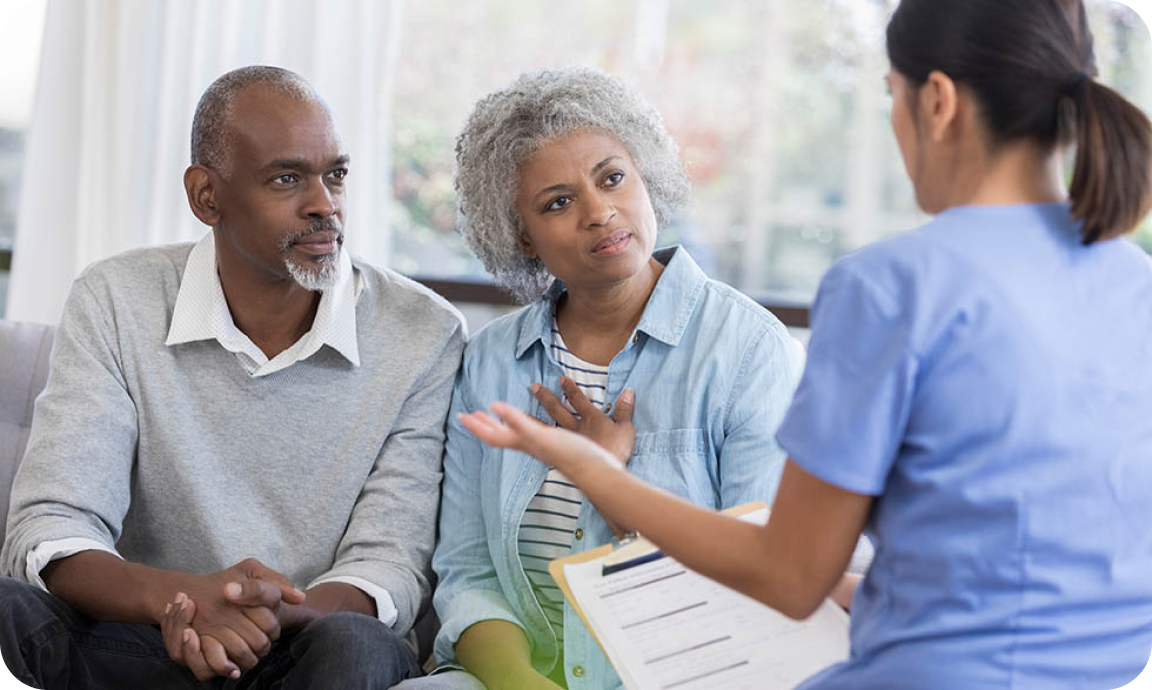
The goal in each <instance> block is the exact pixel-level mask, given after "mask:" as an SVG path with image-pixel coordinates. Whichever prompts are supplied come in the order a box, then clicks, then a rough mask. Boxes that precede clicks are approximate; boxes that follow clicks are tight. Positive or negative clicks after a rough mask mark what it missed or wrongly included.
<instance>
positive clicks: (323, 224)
mask: <svg viewBox="0 0 1152 690" xmlns="http://www.w3.org/2000/svg"><path fill="white" fill-rule="evenodd" d="M317 232H335V233H336V241H337V242H338V243H340V244H343V243H344V228H342V227H341V226H340V224H339V223H338V222H336V220H334V219H332V218H326V219H324V220H319V221H316V222H314V223H312V224H311V225H309V226H308V227H306V228H302V229H300V230H297V231H295V232H293V233H292V234H290V235H288V236H287V237H285V238H284V239H283V240H282V241H281V242H280V249H281V250H287V249H288V247H290V246H292V244H293V243H295V242H296V241H298V240H300V239H301V238H303V237H307V236H308V235H311V234H313V233H317Z"/></svg>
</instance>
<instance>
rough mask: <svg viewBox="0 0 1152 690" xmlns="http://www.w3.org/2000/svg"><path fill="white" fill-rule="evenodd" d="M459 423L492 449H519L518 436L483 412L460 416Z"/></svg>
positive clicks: (519, 439)
mask: <svg viewBox="0 0 1152 690" xmlns="http://www.w3.org/2000/svg"><path fill="white" fill-rule="evenodd" d="M460 423H461V424H463V425H464V428H465V429H467V430H468V431H470V432H472V434H473V435H475V436H476V438H478V439H480V440H481V441H483V442H484V443H486V444H488V445H490V446H492V447H494V448H520V442H521V440H522V439H521V438H520V435H519V434H517V433H516V432H514V431H512V430H511V429H510V428H508V427H507V426H505V425H503V424H501V423H499V422H497V421H496V420H495V419H492V418H491V417H489V416H488V415H487V414H486V413H485V412H479V411H478V412H469V413H467V414H462V415H460Z"/></svg>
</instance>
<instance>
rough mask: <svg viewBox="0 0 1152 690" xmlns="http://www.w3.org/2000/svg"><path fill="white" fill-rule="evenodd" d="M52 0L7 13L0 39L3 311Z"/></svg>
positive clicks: (0, 290) (0, 299)
mask: <svg viewBox="0 0 1152 690" xmlns="http://www.w3.org/2000/svg"><path fill="white" fill-rule="evenodd" d="M47 5H48V3H47V0H34V1H31V2H22V3H17V4H16V7H15V9H13V10H8V11H6V12H5V16H4V18H3V19H4V28H5V30H4V40H3V41H0V65H3V66H4V69H3V70H0V93H2V94H4V96H3V98H0V317H2V316H4V305H5V303H6V301H7V297H8V268H9V266H10V264H11V258H12V241H13V239H15V237H16V209H17V203H18V202H19V199H20V172H21V170H22V168H23V163H24V133H25V130H26V129H27V127H28V122H29V120H30V117H31V114H32V97H33V94H34V92H35V84H36V69H37V67H38V66H39V63H40V39H41V37H42V36H43V33H44V12H45V10H46V9H47Z"/></svg>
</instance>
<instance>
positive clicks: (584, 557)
mask: <svg viewBox="0 0 1152 690" xmlns="http://www.w3.org/2000/svg"><path fill="white" fill-rule="evenodd" d="M760 510H768V504H767V503H765V502H763V501H752V502H750V503H745V504H743V505H738V506H734V507H732V508H728V509H727V510H724V511H721V512H723V513H724V514H725V515H731V516H732V517H736V518H739V517H743V516H745V515H749V514H751V513H755V512H757V511H760ZM614 550H615V551H618V552H620V555H621V557H622V559H623V561H631V560H634V559H643V558H645V557H646V556H648V555H651V554H654V553H658V552H659V548H658V547H657V546H656V545H655V544H653V543H652V542H650V541H648V540H647V539H644V537H642V536H641V537H637V539H636V540H634V541H632V542H629V543H628V544H623V545H621V546H620V547H619V548H617V549H613V547H612V545H611V544H605V545H603V546H598V547H596V548H594V549H589V550H587V551H582V552H580V553H576V554H572V555H571V556H565V557H564V558H557V559H556V560H554V561H552V562H551V563H549V564H548V573H549V574H550V575H551V576H552V579H553V580H555V581H556V584H557V586H559V587H560V591H561V592H564V599H565V600H567V602H568V605H569V606H571V607H572V610H573V611H575V612H576V615H578V616H580V621H581V622H582V623H584V627H585V628H586V629H587V630H588V634H589V635H591V636H592V639H593V640H596V644H597V645H598V646H599V647H600V651H602V652H604V653H605V655H607V654H608V650H607V649H605V648H604V645H603V643H601V642H600V639H599V638H597V637H596V633H595V632H593V631H592V626H591V625H589V624H588V619H587V618H586V617H585V616H584V611H583V610H581V608H580V604H578V603H577V602H576V597H574V596H572V588H571V587H570V586H569V585H568V578H567V577H565V575H564V566H566V565H576V564H578V563H587V562H588V561H594V560H596V559H598V558H604V557H607V556H610V555H612V554H613V551H614Z"/></svg>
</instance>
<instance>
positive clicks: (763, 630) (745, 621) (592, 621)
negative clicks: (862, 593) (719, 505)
mask: <svg viewBox="0 0 1152 690" xmlns="http://www.w3.org/2000/svg"><path fill="white" fill-rule="evenodd" d="M761 513H762V515H759V516H758V515H756V514H753V515H750V516H747V517H746V519H750V520H752V521H755V522H762V521H763V519H764V517H765V515H763V513H766V511H761ZM756 518H760V519H759V520H757V519H756ZM602 566H603V559H602V558H598V559H595V560H592V561H588V562H585V563H580V564H576V565H565V566H564V575H565V577H566V578H567V580H568V585H569V587H570V588H571V589H572V594H573V596H574V597H575V599H576V600H577V601H578V602H580V607H581V609H582V610H583V612H584V616H585V618H587V620H588V623H589V626H591V628H592V632H593V633H595V635H596V637H597V639H599V640H600V642H601V643H602V644H603V646H604V648H605V649H606V651H607V654H608V658H609V660H610V661H611V662H612V665H613V666H614V667H615V668H616V672H617V673H618V674H619V675H620V678H621V680H623V681H624V685H625V687H627V688H629V690H698V689H701V688H708V689H710V690H714V689H715V688H725V689H726V690H727V689H729V688H730V689H733V690H735V689H737V688H755V689H756V690H763V689H764V688H792V687H795V686H796V685H797V684H798V683H800V682H801V681H803V680H804V679H806V678H808V677H809V676H811V675H812V674H814V673H816V672H817V671H819V670H821V669H823V668H826V667H828V666H830V665H832V664H834V663H837V662H840V661H843V660H845V659H847V658H848V616H847V615H846V614H845V613H844V612H843V611H842V610H841V609H840V608H839V607H838V606H836V605H835V604H833V603H832V602H830V601H827V600H826V601H825V602H824V604H823V605H822V606H821V607H820V608H819V609H818V610H817V611H816V613H814V614H813V615H812V616H811V617H810V618H808V619H807V620H805V621H794V620H791V619H790V618H788V617H786V616H784V615H783V614H780V613H777V612H776V611H774V610H772V609H771V608H769V607H767V606H765V605H764V604H761V603H760V602H758V601H756V600H754V599H751V598H749V597H746V596H744V595H743V594H740V593H738V592H736V591H735V590H731V589H728V588H727V587H724V586H723V585H720V584H718V583H716V582H714V581H712V580H709V579H708V578H706V577H704V576H703V575H700V574H698V573H696V572H694V571H692V570H689V569H688V568H685V567H684V566H683V565H681V564H680V563H679V562H677V561H675V560H673V559H671V558H668V557H664V558H660V559H658V560H655V561H651V562H649V563H644V564H642V565H638V566H634V567H631V568H628V569H626V570H621V571H619V572H615V573H611V574H609V575H607V576H601V569H602Z"/></svg>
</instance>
